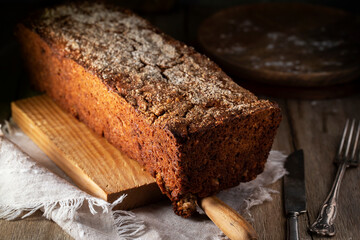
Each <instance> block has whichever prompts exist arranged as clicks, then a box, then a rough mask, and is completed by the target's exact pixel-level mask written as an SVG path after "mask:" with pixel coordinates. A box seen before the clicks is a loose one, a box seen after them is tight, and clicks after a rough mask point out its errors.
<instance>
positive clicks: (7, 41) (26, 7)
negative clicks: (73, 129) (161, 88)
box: [0, 0, 360, 120]
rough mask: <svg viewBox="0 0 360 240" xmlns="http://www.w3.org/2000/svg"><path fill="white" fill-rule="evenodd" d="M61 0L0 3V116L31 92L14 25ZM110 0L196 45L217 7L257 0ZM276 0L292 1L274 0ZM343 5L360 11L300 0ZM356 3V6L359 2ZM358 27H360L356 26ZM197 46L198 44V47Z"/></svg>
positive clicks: (353, 3) (332, 1) (330, 0)
mask: <svg viewBox="0 0 360 240" xmlns="http://www.w3.org/2000/svg"><path fill="white" fill-rule="evenodd" d="M62 2H64V1H60V0H56V1H50V0H6V1H1V3H0V6H1V8H0V18H1V19H0V25H1V38H0V66H1V80H0V89H1V92H0V120H1V119H2V118H4V117H8V116H10V111H9V102H10V101H13V100H15V99H19V98H22V97H27V96H31V95H33V94H34V92H32V90H31V89H30V88H29V86H28V84H27V78H26V73H25V72H24V71H23V68H22V61H21V58H20V56H19V53H18V47H17V42H16V39H15V36H14V34H13V29H14V27H15V25H16V23H17V22H19V21H20V20H21V19H22V18H23V17H24V16H26V15H27V13H28V12H31V11H34V10H36V9H38V8H43V7H48V6H51V5H56V4H59V3H62ZM106 2H110V3H113V4H117V5H119V6H123V7H126V8H130V9H132V10H133V11H134V12H136V13H137V14H139V15H141V16H143V17H144V18H146V19H148V20H150V22H152V23H153V24H154V25H155V26H157V27H158V28H160V29H161V30H163V31H164V32H165V33H167V34H169V35H171V36H173V37H174V38H176V39H178V40H181V41H183V42H185V43H187V44H189V45H192V46H194V47H195V48H197V42H196V32H197V29H198V26H199V25H200V23H201V22H202V21H203V20H204V19H205V18H206V17H208V16H210V15H211V14H213V13H214V12H217V11H219V10H220V9H223V8H227V7H231V6H235V5H240V4H247V3H256V2H271V1H259V0H253V1H251V0H226V1H221V0H133V1H125V0H108V1H106ZM277 2H295V1H292V0H288V1H277ZM301 2H305V3H312V4H318V5H325V6H330V7H335V8H339V9H343V10H345V11H348V12H351V13H353V14H356V15H360V7H359V6H360V4H357V1H350V0H348V1H344V0H306V1H301ZM358 5H359V6H358ZM359 31H360V29H359ZM197 49H198V48H197Z"/></svg>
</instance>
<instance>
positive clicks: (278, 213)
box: [251, 99, 310, 239]
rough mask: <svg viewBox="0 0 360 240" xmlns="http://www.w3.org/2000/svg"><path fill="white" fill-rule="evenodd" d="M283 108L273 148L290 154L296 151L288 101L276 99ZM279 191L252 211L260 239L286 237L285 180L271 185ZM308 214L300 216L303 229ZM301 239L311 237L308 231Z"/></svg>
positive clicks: (302, 234) (302, 232)
mask: <svg viewBox="0 0 360 240" xmlns="http://www.w3.org/2000/svg"><path fill="white" fill-rule="evenodd" d="M275 101H276V102H277V103H278V104H279V106H280V108H281V109H282V114H283V120H282V122H281V124H280V127H279V130H278V133H277V135H276V138H275V141H274V144H273V149H275V150H279V151H282V152H284V153H285V154H290V153H291V152H293V151H294V146H293V143H292V135H291V130H290V126H289V119H288V112H287V108H286V101H284V100H281V99H275ZM269 187H270V188H272V189H274V190H276V191H278V192H279V193H277V194H273V195H272V197H273V200H272V201H271V202H266V203H264V204H262V205H259V206H256V207H254V209H253V210H252V211H251V213H252V215H253V218H254V223H253V225H254V228H255V230H256V231H257V232H258V234H259V239H285V238H286V218H285V212H284V202H283V195H282V187H283V181H282V179H281V180H280V181H277V182H276V183H274V184H272V185H270V186H269ZM307 222H308V219H307V215H306V214H302V215H300V217H299V226H300V227H301V229H306V227H307ZM300 233H301V235H300V237H301V239H310V236H309V235H308V234H306V232H304V231H301V232H300Z"/></svg>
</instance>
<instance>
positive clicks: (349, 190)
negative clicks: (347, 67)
mask: <svg viewBox="0 0 360 240" xmlns="http://www.w3.org/2000/svg"><path fill="white" fill-rule="evenodd" d="M359 106H360V95H357V96H353V97H348V98H343V99H334V100H323V101H298V100H291V101H289V102H288V108H289V112H290V116H291V123H292V124H293V127H294V132H295V133H296V134H295V135H296V136H295V141H296V145H297V146H298V147H299V148H303V149H304V153H305V164H306V165H305V169H306V194H307V199H308V215H309V218H310V219H309V220H310V223H313V221H314V220H315V219H316V217H317V214H318V211H319V208H320V205H321V204H322V203H323V201H324V200H325V198H326V196H327V194H328V192H329V190H330V188H331V185H332V182H333V180H334V176H335V172H336V166H335V165H334V164H333V163H332V161H333V159H334V156H335V153H336V150H337V147H338V145H339V142H340V138H341V134H342V131H343V127H344V124H345V121H346V118H348V117H349V118H357V119H360V111H359ZM359 180H360V171H359V169H348V170H347V172H346V174H345V178H344V180H343V183H342V187H341V190H340V198H339V212H338V216H337V218H336V220H335V224H336V228H337V230H338V232H337V234H336V236H335V239H360V232H359V229H358V226H360V218H359V215H360V209H359V207H358V206H359V205H360V191H359V190H358V189H359V187H358V185H359ZM302 231H306V229H302ZM316 239H324V240H325V239H327V238H320V237H319V238H316Z"/></svg>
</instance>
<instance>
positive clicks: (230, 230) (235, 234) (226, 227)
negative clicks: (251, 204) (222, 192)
mask: <svg viewBox="0 0 360 240" xmlns="http://www.w3.org/2000/svg"><path fill="white" fill-rule="evenodd" d="M200 207H201V208H202V209H203V210H204V212H205V213H206V215H207V216H208V217H209V218H210V219H211V220H212V221H213V222H214V223H215V225H216V226H218V227H219V228H220V229H221V230H222V231H223V233H225V235H226V236H228V237H229V238H230V239H231V240H250V239H251V240H256V239H258V236H257V234H256V232H255V230H254V228H253V227H252V226H251V225H250V224H249V223H248V222H247V221H246V220H245V219H244V218H243V217H242V216H241V215H240V214H239V213H237V212H236V211H235V210H234V209H232V208H231V207H229V206H228V205H227V204H226V203H224V202H223V201H221V200H220V199H218V198H217V197H215V196H210V197H206V198H203V199H201V200H200Z"/></svg>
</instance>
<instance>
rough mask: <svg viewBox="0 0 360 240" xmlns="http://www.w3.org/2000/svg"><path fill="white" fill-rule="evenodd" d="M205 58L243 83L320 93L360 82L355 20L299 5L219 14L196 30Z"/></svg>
mask: <svg viewBox="0 0 360 240" xmlns="http://www.w3.org/2000/svg"><path fill="white" fill-rule="evenodd" d="M198 40H199V43H200V45H201V47H202V48H203V50H204V51H205V53H206V54H208V55H209V56H211V57H212V58H213V59H214V60H215V61H217V62H218V63H219V64H220V65H221V66H222V67H223V68H224V70H225V71H227V72H229V73H230V74H232V75H235V76H236V77H238V78H240V79H245V80H246V81H255V82H261V83H266V84H269V85H272V84H275V85H278V86H288V87H325V86H330V85H339V84H345V83H349V82H351V81H354V80H355V79H358V78H359V76H360V17H358V16H353V15H351V14H349V13H346V12H344V11H341V10H338V9H332V8H328V7H323V6H317V5H309V4H302V3H260V4H251V5H242V6H238V7H233V8H229V9H225V10H222V11H220V12H218V13H216V14H214V15H213V16H211V17H209V18H208V19H206V20H205V21H204V22H203V23H202V24H201V26H200V28H199V30H198Z"/></svg>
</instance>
